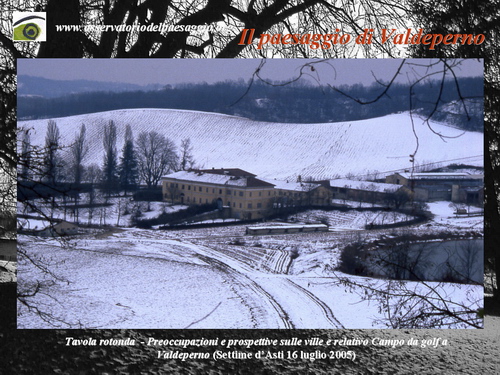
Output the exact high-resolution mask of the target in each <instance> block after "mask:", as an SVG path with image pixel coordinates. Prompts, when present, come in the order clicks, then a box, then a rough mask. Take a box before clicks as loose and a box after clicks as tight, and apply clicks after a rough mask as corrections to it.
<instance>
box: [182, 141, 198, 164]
mask: <svg viewBox="0 0 500 375" xmlns="http://www.w3.org/2000/svg"><path fill="white" fill-rule="evenodd" d="M194 164H195V161H194V156H193V146H192V145H191V139H190V138H185V139H183V140H182V141H181V147H180V150H179V169H180V170H181V171H187V170H188V169H191V168H193V167H194Z"/></svg>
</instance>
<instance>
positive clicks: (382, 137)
mask: <svg viewBox="0 0 500 375" xmlns="http://www.w3.org/2000/svg"><path fill="white" fill-rule="evenodd" d="M53 120H54V121H55V122H56V123H57V125H58V127H59V129H60V133H61V138H62V144H64V145H69V144H71V143H72V141H73V139H74V136H75V134H76V133H77V132H78V129H79V127H80V126H81V124H85V126H86V129H87V139H88V141H89V156H88V157H87V158H86V159H85V160H84V164H86V165H89V164H92V163H96V164H97V165H101V164H102V158H103V150H102V130H103V127H104V125H105V124H107V123H108V122H109V121H110V120H113V121H114V122H115V124H116V125H117V128H118V149H119V150H121V148H122V144H123V139H124V132H125V127H126V125H130V126H131V128H132V131H133V133H134V136H135V137H137V136H138V135H139V133H140V132H141V131H157V132H159V133H160V134H164V135H165V136H167V137H169V138H170V139H172V140H173V141H174V142H175V143H176V144H177V146H179V144H180V141H181V140H182V139H185V138H190V139H191V142H192V145H193V155H194V157H195V160H196V163H197V165H200V166H202V167H204V168H212V167H215V168H241V169H244V170H247V171H249V172H252V173H255V174H257V175H258V176H259V177H262V178H271V179H272V178H276V179H278V180H286V179H292V180H293V179H296V178H297V176H298V175H300V176H302V178H306V177H312V178H314V179H328V178H334V177H339V176H340V177H344V176H347V175H349V176H361V175H367V174H371V175H372V176H374V175H376V176H377V177H379V178H380V177H385V176H384V172H387V174H389V172H390V171H395V170H404V169H408V168H411V167H412V164H411V163H410V161H409V159H410V156H409V155H410V154H412V155H413V154H414V159H415V165H426V164H433V163H437V164H438V165H440V164H451V163H457V164H460V163H463V164H469V165H477V166H482V163H483V156H482V155H483V147H484V143H483V134H482V133H476V132H463V131H460V130H457V129H455V128H451V127H448V126H445V125H442V124H438V123H433V122H430V126H431V127H432V129H431V128H430V127H429V126H428V125H427V124H425V123H423V122H422V121H421V120H419V119H418V118H414V119H413V120H414V128H413V125H412V119H411V117H410V115H409V114H408V113H401V114H393V115H388V116H385V117H380V118H375V119H370V120H363V121H351V122H343V123H325V124H282V123H266V122H257V121H252V120H249V119H245V118H239V117H235V116H228V115H221V114H215V113H205V112H196V111H181V110H170V109H126V110H116V111H110V112H102V113H92V114H86V115H79V116H72V117H65V118H56V119H53ZM47 121H48V120H46V119H45V120H33V121H21V122H19V124H18V127H19V128H22V129H25V130H28V129H29V132H30V137H31V142H32V143H33V144H34V145H39V146H41V145H43V144H44V142H45V133H46V128H47ZM436 133H438V134H440V135H441V136H442V137H440V136H438V135H436ZM415 135H416V136H418V144H419V147H418V152H417V153H416V154H415V150H416V148H417V139H416V136H415ZM448 137H451V138H448Z"/></svg>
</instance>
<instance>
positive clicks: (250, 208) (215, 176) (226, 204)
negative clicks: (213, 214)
mask: <svg viewBox="0 0 500 375" xmlns="http://www.w3.org/2000/svg"><path fill="white" fill-rule="evenodd" d="M162 193H163V199H164V200H165V201H168V202H171V203H179V204H187V205H195V204H198V205H200V204H211V203H217V206H218V207H219V208H220V209H222V208H225V209H228V210H230V216H231V217H235V218H239V219H247V220H248V219H260V218H263V217H266V216H268V215H269V214H270V213H272V212H273V210H274V209H277V208H280V207H285V206H304V205H329V204H330V202H331V192H330V190H329V189H328V188H325V187H323V186H321V185H320V184H314V183H302V182H300V181H299V182H283V181H274V180H264V179H259V178H257V176H256V175H254V174H252V173H250V172H246V171H244V170H241V169H237V168H230V169H201V170H189V171H179V172H175V173H172V174H169V175H167V176H164V177H162Z"/></svg>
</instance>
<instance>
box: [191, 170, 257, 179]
mask: <svg viewBox="0 0 500 375" xmlns="http://www.w3.org/2000/svg"><path fill="white" fill-rule="evenodd" d="M199 171H200V172H203V173H213V174H221V175H229V176H234V177H256V176H257V175H255V174H253V173H250V172H247V171H244V170H243V169H239V168H218V169H216V168H211V169H200V170H199Z"/></svg>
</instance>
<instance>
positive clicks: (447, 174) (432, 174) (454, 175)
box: [399, 172, 483, 180]
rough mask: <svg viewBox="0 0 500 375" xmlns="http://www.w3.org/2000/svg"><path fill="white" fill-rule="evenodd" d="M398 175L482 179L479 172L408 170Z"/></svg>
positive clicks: (412, 177)
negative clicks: (413, 171) (416, 171)
mask: <svg viewBox="0 0 500 375" xmlns="http://www.w3.org/2000/svg"><path fill="white" fill-rule="evenodd" d="M399 175H400V176H402V177H404V178H407V179H414V180H424V179H427V178H432V179H447V180H448V179H457V180H463V179H477V180H479V179H482V178H483V175H481V174H470V173H457V172H421V173H413V174H412V173H410V172H404V173H399Z"/></svg>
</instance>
